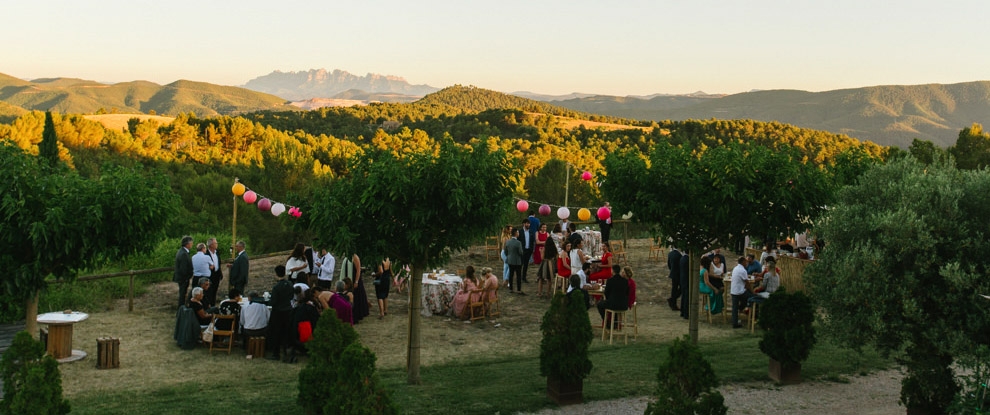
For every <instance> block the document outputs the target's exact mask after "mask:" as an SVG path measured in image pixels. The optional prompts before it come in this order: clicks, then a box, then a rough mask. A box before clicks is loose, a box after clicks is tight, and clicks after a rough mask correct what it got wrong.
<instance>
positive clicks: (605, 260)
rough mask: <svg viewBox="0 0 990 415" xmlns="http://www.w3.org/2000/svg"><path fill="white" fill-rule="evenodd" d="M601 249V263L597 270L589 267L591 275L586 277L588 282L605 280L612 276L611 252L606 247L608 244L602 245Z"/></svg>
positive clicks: (593, 266)
mask: <svg viewBox="0 0 990 415" xmlns="http://www.w3.org/2000/svg"><path fill="white" fill-rule="evenodd" d="M602 249H603V250H604V251H605V253H604V254H603V255H602V263H601V264H600V265H599V268H598V270H597V271H596V270H595V265H592V266H591V275H588V280H589V281H598V280H607V279H608V277H611V276H612V265H615V264H613V263H612V252H611V249H610V248H609V247H608V244H602Z"/></svg>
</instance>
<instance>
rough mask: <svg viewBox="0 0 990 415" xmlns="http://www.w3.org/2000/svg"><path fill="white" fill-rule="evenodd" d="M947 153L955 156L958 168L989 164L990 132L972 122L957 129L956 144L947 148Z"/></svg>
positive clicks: (976, 167) (982, 166)
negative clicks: (959, 129) (960, 129)
mask: <svg viewBox="0 0 990 415" xmlns="http://www.w3.org/2000/svg"><path fill="white" fill-rule="evenodd" d="M949 153H951V154H952V156H953V157H955V158H956V166H958V167H959V168H960V169H967V170H972V169H981V168H984V167H986V166H988V165H990V133H986V132H984V131H983V126H982V125H980V124H976V123H973V125H972V126H970V127H966V128H963V129H962V131H959V138H957V139H956V145H954V146H952V147H950V148H949Z"/></svg>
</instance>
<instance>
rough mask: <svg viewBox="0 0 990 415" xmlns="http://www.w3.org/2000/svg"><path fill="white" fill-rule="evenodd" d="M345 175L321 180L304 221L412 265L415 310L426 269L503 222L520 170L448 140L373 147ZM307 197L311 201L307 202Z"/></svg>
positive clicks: (412, 356) (344, 251) (363, 251)
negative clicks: (426, 145)
mask: <svg viewBox="0 0 990 415" xmlns="http://www.w3.org/2000/svg"><path fill="white" fill-rule="evenodd" d="M347 170H348V174H346V175H343V176H340V177H336V178H334V179H332V180H330V181H329V183H326V184H319V185H318V186H317V188H316V189H315V190H314V192H313V195H312V196H311V197H310V198H309V199H308V202H306V203H303V205H304V206H303V212H306V213H305V216H306V217H307V220H306V221H300V223H301V224H302V225H303V226H307V225H308V228H309V229H310V230H312V232H314V233H315V234H316V236H318V237H319V238H320V240H322V241H325V242H326V243H327V244H328V245H329V248H331V250H332V251H333V252H336V253H338V254H340V255H349V254H352V253H357V254H359V255H360V256H361V257H362V258H363V259H364V260H365V261H366V262H367V263H372V262H373V261H374V260H375V259H378V258H384V257H389V258H392V259H393V260H395V261H397V262H399V263H403V264H409V265H411V267H412V281H411V282H410V284H409V286H410V289H411V292H410V298H411V299H412V301H411V304H410V306H409V307H410V310H419V308H420V301H421V299H420V291H421V290H422V284H421V280H422V274H423V271H425V270H426V269H427V267H431V266H440V265H442V264H444V263H446V262H447V261H448V260H449V258H450V253H451V252H453V251H456V250H462V249H467V248H468V247H469V246H470V244H471V242H472V241H474V240H476V239H477V238H478V236H479V235H485V234H491V233H494V232H495V230H496V229H497V228H498V227H499V225H500V219H501V213H502V211H503V209H504V207H505V206H507V205H510V204H511V203H512V187H511V186H512V182H513V180H515V179H516V178H517V176H518V174H519V169H518V168H517V167H516V166H515V164H514V163H513V162H512V161H511V160H509V158H508V156H507V155H506V154H505V153H504V152H502V151H498V150H494V151H493V150H490V149H488V148H487V147H485V146H483V145H478V146H462V145H458V144H455V143H454V142H453V141H452V140H449V139H444V140H441V142H440V143H439V147H438V148H436V149H435V150H428V151H422V152H414V153H407V154H401V155H400V154H397V153H393V152H388V151H368V152H365V153H362V154H360V155H358V156H356V157H355V158H354V159H353V160H352V162H351V164H350V166H349V167H348V169H347ZM307 204H308V205H307ZM419 326H420V315H419V313H417V312H411V313H409V344H408V362H409V364H408V371H409V373H408V380H409V382H410V383H418V382H419V380H420V379H419V352H420V338H419V333H420V328H419Z"/></svg>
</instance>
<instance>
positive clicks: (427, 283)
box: [420, 274, 461, 317]
mask: <svg viewBox="0 0 990 415" xmlns="http://www.w3.org/2000/svg"><path fill="white" fill-rule="evenodd" d="M460 288H461V277H458V276H456V275H440V276H438V277H437V279H432V278H430V274H423V297H422V298H421V300H422V303H423V309H422V311H421V312H420V314H421V315H423V316H426V317H429V316H433V315H450V313H452V308H453V304H454V295H455V294H457V290H459V289H460Z"/></svg>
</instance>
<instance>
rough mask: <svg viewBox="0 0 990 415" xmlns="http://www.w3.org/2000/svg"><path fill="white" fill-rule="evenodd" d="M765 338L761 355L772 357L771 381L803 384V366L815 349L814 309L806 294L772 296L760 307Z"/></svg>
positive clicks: (782, 292)
mask: <svg viewBox="0 0 990 415" xmlns="http://www.w3.org/2000/svg"><path fill="white" fill-rule="evenodd" d="M759 311H760V319H759V321H758V323H759V325H760V328H761V329H763V338H762V339H761V340H760V351H762V352H763V353H765V354H766V355H767V356H770V377H771V378H772V379H773V380H775V381H777V382H781V383H785V384H786V383H799V382H800V381H801V362H803V361H804V360H805V359H807V358H808V354H809V353H811V348H812V347H814V346H815V328H814V326H813V325H812V323H814V321H815V307H814V305H813V304H812V302H811V299H810V298H809V297H808V296H806V295H804V293H803V292H801V291H797V292H794V293H788V292H786V291H784V290H780V291H777V292H775V293H773V294H772V295H771V296H770V298H769V299H767V301H765V302H764V303H763V304H761V305H760V307H759Z"/></svg>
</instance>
